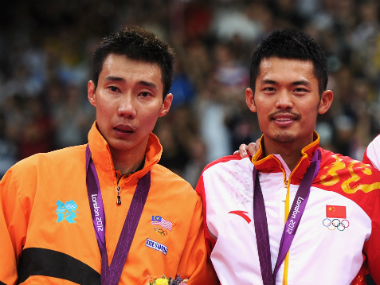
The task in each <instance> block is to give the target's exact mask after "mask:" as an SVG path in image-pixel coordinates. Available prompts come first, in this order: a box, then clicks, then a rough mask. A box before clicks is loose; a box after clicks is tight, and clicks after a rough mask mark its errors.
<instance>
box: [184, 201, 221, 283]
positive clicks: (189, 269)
mask: <svg viewBox="0 0 380 285" xmlns="http://www.w3.org/2000/svg"><path fill="white" fill-rule="evenodd" d="M178 274H181V276H190V278H189V281H188V284H190V285H197V284H208V285H213V284H219V283H218V279H217V277H216V273H215V271H214V269H213V267H212V264H211V261H210V259H209V258H208V257H207V251H206V245H205V238H204V230H203V216H202V202H201V200H200V199H199V200H198V201H197V203H196V204H195V208H194V215H193V217H192V221H191V229H190V231H189V235H188V237H187V242H186V247H185V249H184V251H183V253H182V258H181V260H180V263H179V267H178Z"/></svg>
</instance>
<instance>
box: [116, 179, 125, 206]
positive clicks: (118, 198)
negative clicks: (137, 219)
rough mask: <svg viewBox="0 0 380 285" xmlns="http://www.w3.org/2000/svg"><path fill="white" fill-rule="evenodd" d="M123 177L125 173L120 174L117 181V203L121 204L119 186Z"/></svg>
mask: <svg viewBox="0 0 380 285" xmlns="http://www.w3.org/2000/svg"><path fill="white" fill-rule="evenodd" d="M122 177H123V175H121V176H120V178H119V180H118V181H117V184H118V185H117V188H116V192H117V197H116V205H121V198H120V186H119V182H120V180H121V178H122Z"/></svg>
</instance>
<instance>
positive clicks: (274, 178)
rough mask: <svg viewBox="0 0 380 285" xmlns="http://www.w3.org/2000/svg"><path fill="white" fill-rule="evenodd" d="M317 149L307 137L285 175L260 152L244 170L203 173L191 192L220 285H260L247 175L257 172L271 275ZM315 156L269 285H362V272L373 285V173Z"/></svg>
mask: <svg viewBox="0 0 380 285" xmlns="http://www.w3.org/2000/svg"><path fill="white" fill-rule="evenodd" d="M261 141H262V140H261ZM261 143H262V142H261ZM261 143H260V144H261ZM318 147H319V136H318V134H316V133H315V140H314V142H313V143H311V144H310V145H308V146H306V147H305V148H304V149H303V150H302V157H301V159H300V160H299V162H298V164H297V166H296V167H295V169H294V170H293V171H292V172H291V171H290V170H289V168H288V166H287V165H286V163H285V162H284V161H283V159H282V158H281V156H280V155H269V156H267V157H264V156H263V151H262V148H261V147H260V150H259V151H258V152H257V153H256V155H255V156H254V157H253V158H252V162H251V160H250V159H249V158H244V159H241V158H240V156H239V155H233V156H227V157H223V158H221V159H219V160H216V161H214V162H212V163H210V164H209V165H208V166H207V167H206V168H205V170H204V171H203V173H202V176H201V178H200V180H199V182H198V185H197V188H196V190H197V192H198V193H199V194H200V195H201V196H202V198H203V210H204V219H205V224H206V225H207V227H205V235H206V240H207V246H208V251H209V254H210V257H211V260H212V262H213V265H214V268H215V270H216V272H217V274H218V277H219V280H220V282H221V284H223V285H235V284H244V285H247V284H255V285H260V284H263V282H262V278H261V271H260V262H259V257H258V253H257V245H256V234H255V228H254V222H253V186H254V185H253V178H252V171H253V168H254V167H256V168H257V170H258V171H259V179H260V183H261V188H262V192H263V196H264V200H265V209H266V215H267V220H268V224H269V225H268V228H269V240H270V250H271V259H272V269H273V268H274V266H275V264H276V260H277V255H278V251H279V243H280V239H281V235H282V232H283V229H284V224H285V221H286V220H285V219H286V218H287V214H288V213H289V209H290V207H291V205H292V203H293V199H294V197H295V194H296V191H297V190H298V187H299V184H300V182H301V180H302V178H303V176H304V174H305V173H306V170H307V168H308V167H309V165H310V161H311V158H312V155H313V153H314V152H315V151H316V149H317V148H318ZM319 149H320V151H321V155H322V158H321V165H320V170H319V173H318V175H317V176H316V177H315V179H314V180H313V183H312V186H311V192H310V196H309V199H308V202H307V205H306V208H305V211H304V214H303V216H302V219H301V222H300V225H299V227H298V230H297V233H296V235H295V238H294V240H293V243H292V245H291V247H290V250H289V253H288V257H287V258H286V259H285V260H284V262H283V264H282V266H281V267H280V270H279V272H278V274H277V278H276V284H277V285H282V284H289V285H290V284H292V285H293V284H302V285H304V284H311V285H312V284H315V285H317V284H318V285H321V284H323V285H329V284H331V285H340V284H342V285H343V284H344V285H347V284H365V274H366V273H368V270H369V272H370V273H371V275H372V277H373V279H374V280H375V281H376V282H377V283H378V284H380V172H379V171H378V170H376V169H375V168H373V167H372V166H369V165H367V164H363V163H362V162H359V161H356V160H352V159H351V158H349V157H344V156H341V155H338V154H334V153H332V152H330V151H326V150H323V149H321V148H319ZM236 211H240V212H236ZM231 212H234V213H231ZM333 220H334V222H333V223H334V224H335V225H340V226H339V227H338V228H336V227H335V226H334V225H332V224H331V223H330V222H332V221H333ZM329 224H330V226H329V227H326V225H329Z"/></svg>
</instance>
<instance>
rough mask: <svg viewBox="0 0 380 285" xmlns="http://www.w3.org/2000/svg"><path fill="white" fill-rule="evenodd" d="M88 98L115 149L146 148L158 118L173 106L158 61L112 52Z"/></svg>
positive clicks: (89, 85)
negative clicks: (165, 94)
mask: <svg viewBox="0 0 380 285" xmlns="http://www.w3.org/2000/svg"><path fill="white" fill-rule="evenodd" d="M88 98H89V101H90V103H91V104H92V105H94V106H95V107H96V119H97V125H98V129H99V131H100V133H101V134H102V135H103V137H104V138H105V139H106V140H107V142H108V144H109V146H110V149H111V151H112V150H115V151H127V152H129V151H133V152H135V151H139V150H141V151H145V147H146V142H147V140H148V136H149V134H150V132H151V131H152V130H153V128H154V126H155V124H156V121H157V118H158V117H162V116H164V115H165V114H166V113H167V112H168V111H169V109H170V105H171V102H172V99H173V96H172V95H171V94H168V95H167V96H166V98H165V100H164V99H163V82H162V76H161V70H160V68H159V66H158V65H157V64H151V63H147V62H143V61H137V60H131V59H128V58H127V57H126V56H123V55H116V54H110V55H108V57H107V58H106V59H105V61H104V63H103V69H102V71H101V72H100V74H99V80H98V86H97V87H96V89H95V85H94V83H93V82H92V81H90V82H89V83H88Z"/></svg>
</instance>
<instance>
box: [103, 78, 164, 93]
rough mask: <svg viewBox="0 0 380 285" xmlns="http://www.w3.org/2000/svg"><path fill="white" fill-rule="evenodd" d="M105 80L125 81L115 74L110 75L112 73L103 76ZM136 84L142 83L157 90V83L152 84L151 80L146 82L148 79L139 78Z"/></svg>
mask: <svg viewBox="0 0 380 285" xmlns="http://www.w3.org/2000/svg"><path fill="white" fill-rule="evenodd" d="M105 81H119V82H126V80H125V79H124V78H122V77H117V76H112V75H110V76H107V77H106V78H105ZM137 84H140V85H144V86H147V87H152V88H154V89H156V90H158V88H157V85H156V84H154V83H153V82H148V81H144V80H141V81H139V82H138V83H137Z"/></svg>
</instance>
